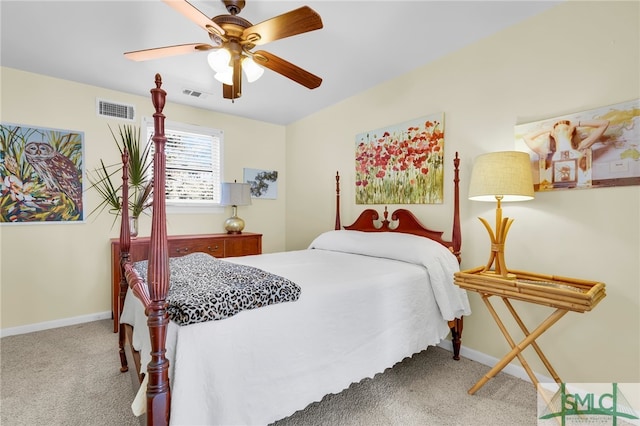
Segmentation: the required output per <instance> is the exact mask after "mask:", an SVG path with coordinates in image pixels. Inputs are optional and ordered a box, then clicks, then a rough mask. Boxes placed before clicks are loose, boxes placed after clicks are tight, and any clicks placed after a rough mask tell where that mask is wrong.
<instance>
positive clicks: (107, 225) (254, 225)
mask: <svg viewBox="0 0 640 426" xmlns="http://www.w3.org/2000/svg"><path fill="white" fill-rule="evenodd" d="M1 72H2V76H1V78H2V80H1V83H2V108H1V110H0V113H1V114H2V116H1V118H2V121H3V122H8V123H16V124H24V125H32V126H38V127H52V128H58V129H71V130H78V131H82V132H84V138H85V139H84V143H85V158H84V160H85V164H86V167H87V169H89V170H90V169H93V168H95V167H97V166H98V165H99V163H100V159H104V160H105V163H106V164H115V163H116V162H118V161H119V159H118V156H119V155H118V151H117V149H116V148H115V145H114V143H113V139H112V136H111V134H110V132H109V128H108V126H109V125H110V126H111V127H114V126H117V125H118V124H124V123H126V122H124V121H119V120H112V119H105V118H102V117H98V116H97V114H96V112H95V103H96V98H101V99H107V100H110V101H115V102H123V103H128V104H133V105H135V107H136V114H137V117H136V124H140V122H141V119H142V117H151V116H152V114H153V106H152V104H151V98H150V97H139V96H133V95H128V94H124V93H118V92H114V91H109V90H105V89H101V88H98V87H92V86H87V85H83V84H77V83H73V82H69V81H64V80H58V79H53V78H49V77H44V76H41V75H35V74H30V73H25V72H22V71H17V70H14V69H9V68H1ZM148 85H149V89H151V88H152V87H153V86H154V83H153V76H150V78H149V81H148ZM164 112H165V115H166V116H167V119H169V120H171V121H177V122H182V123H188V124H194V125H200V126H207V127H213V128H217V129H221V130H223V131H224V155H225V161H224V179H225V180H230V181H232V180H233V179H237V180H238V181H242V179H243V170H242V169H243V167H249V168H257V169H267V170H278V171H279V172H280V173H281V174H280V176H281V178H282V179H281V181H280V184H279V187H278V199H277V200H254V202H253V204H252V205H251V206H250V207H249V206H248V207H240V208H239V211H238V214H239V215H240V216H241V217H242V218H243V219H245V221H246V223H247V226H246V228H245V230H246V231H248V232H259V233H263V234H264V238H263V250H264V251H265V252H273V251H281V250H284V231H285V226H284V218H285V202H284V200H285V197H286V187H285V185H284V178H285V177H286V172H285V128H284V127H283V126H278V125H272V124H268V123H264V122H259V121H254V120H247V119H242V118H238V117H234V116H229V115H224V114H216V113H213V112H210V111H204V110H201V109H195V108H189V107H185V106H179V105H175V104H171V103H167V105H166V107H165V109H164ZM255 141H260V143H255ZM85 200H86V201H85V209H86V211H87V212H90V211H92V210H93V209H94V208H95V207H96V206H97V205H98V203H99V199H98V198H97V196H96V193H95V192H94V191H91V190H90V191H87V192H86V199H85ZM230 215H231V208H230V207H227V208H226V209H220V211H219V212H218V213H207V214H180V215H175V214H174V215H169V217H168V225H167V231H168V233H169V234H173V235H179V234H192V233H217V232H224V229H223V222H224V219H225V218H226V217H228V216H230ZM113 220H114V216H112V215H110V214H108V213H106V212H105V213H103V214H102V215H100V216H97V217H94V216H92V217H89V218H88V219H87V220H86V221H85V223H78V224H39V225H16V224H10V225H7V224H5V225H2V226H0V247H1V251H2V262H1V279H2V292H1V299H2V300H1V304H2V305H1V307H2V314H1V326H2V329H8V328H12V327H19V326H25V325H29V324H37V323H41V322H49V321H56V320H61V319H67V318H74V317H81V316H84V315H91V314H96V313H104V312H107V311H110V310H111V304H110V274H111V270H110V251H109V250H110V248H109V239H110V238H115V237H117V236H118V235H119V229H118V226H113V227H112V224H113ZM150 223H151V220H150V217H142V218H141V229H140V235H149V232H150V229H151V225H150ZM117 225H118V224H117Z"/></svg>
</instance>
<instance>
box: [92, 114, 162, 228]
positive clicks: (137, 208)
mask: <svg viewBox="0 0 640 426" xmlns="http://www.w3.org/2000/svg"><path fill="white" fill-rule="evenodd" d="M109 131H110V132H111V135H112V136H113V140H114V141H115V143H116V146H117V148H118V151H120V155H122V153H123V152H124V150H125V149H126V150H127V151H128V152H129V200H128V203H129V211H130V214H131V217H132V219H133V221H134V224H135V226H134V230H132V233H137V220H138V218H139V217H140V215H141V214H142V213H143V212H144V210H145V209H146V208H148V207H149V206H150V205H151V201H152V197H153V181H152V179H151V161H150V160H151V144H144V146H143V145H142V144H141V143H140V128H139V127H137V126H134V125H122V126H118V133H117V134H116V133H114V131H113V129H111V127H109ZM121 170H122V165H121V164H120V163H118V164H114V165H111V166H106V165H105V164H104V161H102V160H100V167H98V168H96V169H95V170H94V171H93V173H90V174H89V181H90V182H91V187H92V188H93V189H95V190H96V191H97V192H98V194H99V195H100V197H101V198H102V201H101V202H100V204H98V206H97V207H96V208H95V209H94V210H93V211H92V212H91V213H90V214H93V213H96V212H98V213H100V212H102V211H104V209H109V212H110V213H112V214H115V215H116V220H117V218H118V217H119V216H120V214H121V212H122V196H121V194H122V182H121V176H122V173H121ZM114 181H115V182H116V184H114ZM114 222H115V220H114Z"/></svg>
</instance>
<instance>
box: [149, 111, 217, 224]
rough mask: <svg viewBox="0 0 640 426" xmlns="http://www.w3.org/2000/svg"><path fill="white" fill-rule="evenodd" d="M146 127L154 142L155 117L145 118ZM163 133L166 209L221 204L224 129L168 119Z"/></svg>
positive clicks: (150, 141)
mask: <svg viewBox="0 0 640 426" xmlns="http://www.w3.org/2000/svg"><path fill="white" fill-rule="evenodd" d="M144 127H145V128H146V135H147V140H148V141H149V143H151V144H153V141H152V139H151V138H152V137H153V131H154V128H153V119H145V122H144ZM164 134H165V137H166V138H167V143H166V144H165V156H166V161H167V162H166V200H167V209H168V210H172V211H173V212H175V211H176V209H175V208H172V207H175V206H179V207H212V206H217V205H218V204H220V182H221V177H222V142H223V132H222V131H220V130H216V129H209V128H206V127H199V126H193V125H187V124H181V123H175V122H168V121H167V122H165V129H164ZM151 152H152V153H153V147H152V150H151Z"/></svg>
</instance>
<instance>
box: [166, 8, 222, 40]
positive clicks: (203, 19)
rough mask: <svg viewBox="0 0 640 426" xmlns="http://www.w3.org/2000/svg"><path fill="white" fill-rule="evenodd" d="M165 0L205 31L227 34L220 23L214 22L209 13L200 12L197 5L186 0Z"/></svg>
mask: <svg viewBox="0 0 640 426" xmlns="http://www.w3.org/2000/svg"><path fill="white" fill-rule="evenodd" d="M163 1H164V2H165V3H166V4H168V5H169V6H171V7H172V8H173V9H174V10H176V11H178V12H180V13H181V14H183V15H184V16H186V17H187V18H189V20H191V21H193V22H195V23H196V24H198V25H199V26H200V27H202V28H203V29H204V30H205V31H207V32H209V33H212V34H216V33H217V34H218V35H224V34H225V31H224V30H223V29H222V27H220V25H218V24H216V23H215V22H213V21H212V20H211V19H210V18H209V17H208V16H207V15H205V14H204V13H202V12H200V11H199V10H198V9H196V8H195V6H193V5H192V4H191V3H189V2H188V1H186V0H163Z"/></svg>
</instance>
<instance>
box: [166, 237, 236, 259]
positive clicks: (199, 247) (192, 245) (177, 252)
mask: <svg viewBox="0 0 640 426" xmlns="http://www.w3.org/2000/svg"><path fill="white" fill-rule="evenodd" d="M196 252H202V253H207V254H210V255H211V256H214V257H224V239H223V238H220V239H216V238H212V239H205V240H195V239H194V240H173V241H172V240H169V256H170V257H178V256H184V255H187V254H191V253H196Z"/></svg>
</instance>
